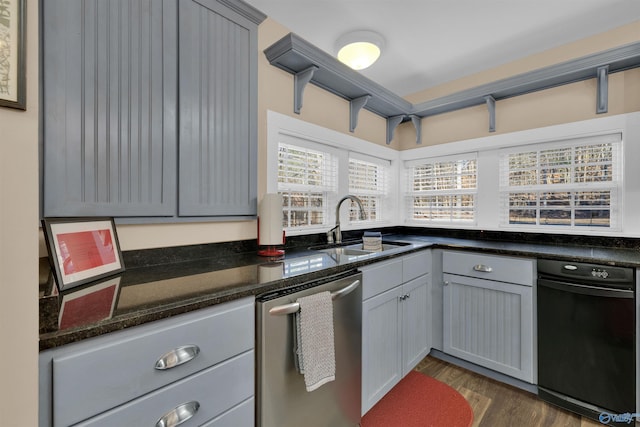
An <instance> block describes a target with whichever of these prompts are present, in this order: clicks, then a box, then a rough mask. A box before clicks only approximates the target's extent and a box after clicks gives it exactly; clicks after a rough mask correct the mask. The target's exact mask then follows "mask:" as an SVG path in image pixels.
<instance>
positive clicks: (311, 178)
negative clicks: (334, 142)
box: [278, 135, 392, 231]
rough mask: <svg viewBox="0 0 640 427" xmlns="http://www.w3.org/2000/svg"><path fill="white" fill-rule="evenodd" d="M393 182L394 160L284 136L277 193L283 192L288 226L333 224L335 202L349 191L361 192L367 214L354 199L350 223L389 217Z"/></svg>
mask: <svg viewBox="0 0 640 427" xmlns="http://www.w3.org/2000/svg"><path fill="white" fill-rule="evenodd" d="M390 183H391V161H390V160H387V159H381V158H377V157H374V156H370V155H367V154H363V153H359V152H354V151H348V150H344V149H341V148H337V147H335V146H330V145H325V144H322V143H318V142H315V141H309V140H306V139H304V138H298V137H296V136H293V135H280V142H279V143H278V192H279V193H280V194H282V196H283V215H282V217H283V226H284V227H285V228H286V229H287V230H288V231H292V230H304V229H308V230H311V229H326V228H329V227H331V226H333V224H334V223H335V220H336V219H335V218H334V215H335V207H336V203H337V202H338V200H339V198H340V197H342V196H344V195H346V194H353V195H355V196H357V197H359V198H360V200H361V201H362V204H363V206H364V208H365V213H366V219H364V220H361V219H360V211H359V210H358V206H357V205H356V204H355V203H353V202H350V203H349V204H348V206H349V210H348V217H347V218H348V223H349V224H352V225H354V226H358V225H365V224H366V225H371V224H380V223H382V222H384V221H387V222H388V221H389V213H388V211H389V210H390V205H391V204H392V203H391V202H390V201H389V194H390ZM346 212H347V210H346V209H345V215H346Z"/></svg>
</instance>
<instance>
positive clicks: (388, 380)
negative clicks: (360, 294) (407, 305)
mask: <svg viewBox="0 0 640 427" xmlns="http://www.w3.org/2000/svg"><path fill="white" fill-rule="evenodd" d="M365 286H366V284H365ZM402 295H403V293H402V286H397V287H395V288H393V289H391V290H389V291H387V292H384V293H382V294H380V295H377V296H375V297H373V298H369V299H368V300H366V301H364V302H363V303H362V355H363V361H362V414H363V415H364V414H365V413H366V412H367V411H368V410H369V409H371V407H372V406H373V405H375V403H376V402H377V401H378V400H380V399H381V398H382V397H383V396H384V395H385V394H386V393H387V392H388V391H389V390H391V389H392V388H393V386H394V385H396V384H397V383H398V381H400V379H401V378H402V372H401V370H402V361H401V359H400V355H401V349H402V318H401V315H402V313H401V311H400V297H401V296H402Z"/></svg>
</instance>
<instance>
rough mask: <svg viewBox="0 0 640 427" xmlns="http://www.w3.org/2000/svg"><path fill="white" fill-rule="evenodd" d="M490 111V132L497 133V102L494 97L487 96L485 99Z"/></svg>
mask: <svg viewBox="0 0 640 427" xmlns="http://www.w3.org/2000/svg"><path fill="white" fill-rule="evenodd" d="M484 100H485V102H486V103H487V108H488V109H489V132H495V131H496V100H495V99H494V97H493V96H491V95H487V96H485V97H484Z"/></svg>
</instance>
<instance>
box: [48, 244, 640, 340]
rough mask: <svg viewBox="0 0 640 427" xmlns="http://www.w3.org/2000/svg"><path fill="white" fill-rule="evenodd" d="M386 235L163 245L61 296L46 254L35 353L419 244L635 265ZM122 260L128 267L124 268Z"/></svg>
mask: <svg viewBox="0 0 640 427" xmlns="http://www.w3.org/2000/svg"><path fill="white" fill-rule="evenodd" d="M447 234H449V235H452V234H454V233H447ZM471 237H474V236H471ZM385 240H387V241H396V242H404V243H406V245H405V246H401V247H399V248H397V249H394V250H390V251H385V252H381V253H376V254H363V255H354V256H344V255H343V256H337V255H330V254H327V253H323V252H319V251H317V250H310V249H308V248H307V247H302V248H300V247H298V248H294V249H287V252H286V255H285V256H284V258H282V259H269V258H264V257H259V256H257V255H256V254H255V251H252V252H241V253H237V252H234V251H227V250H226V249H222V250H221V249H220V248H223V247H222V246H216V248H214V250H209V251H208V252H207V248H201V247H197V248H195V249H197V250H198V251H197V254H198V255H193V258H197V259H192V260H185V259H184V257H175V256H173V255H171V254H173V253H174V252H171V251H169V250H164V251H156V252H155V253H153V257H154V259H155V263H154V265H147V266H145V265H142V264H144V263H141V262H139V260H137V259H136V256H138V254H133V255H131V256H130V257H129V259H128V260H127V259H126V258H125V265H126V266H127V270H126V271H125V272H123V273H122V274H119V275H116V276H113V277H111V278H108V279H104V280H101V281H100V282H96V283H92V284H88V285H85V286H82V287H78V288H72V289H70V290H68V291H64V292H62V293H58V292H56V287H55V285H53V282H52V279H51V276H50V275H47V274H46V273H43V271H46V265H47V263H46V259H45V261H44V262H41V277H44V279H42V278H41V292H40V350H46V349H49V348H53V347H58V346H61V345H65V344H69V343H72V342H75V341H79V340H82V339H86V338H91V337H95V336H99V335H103V334H106V333H110V332H114V331H118V330H121V329H124V328H128V327H131V326H136V325H140V324H143V323H147V322H151V321H154V320H159V319H162V318H167V317H170V316H173V315H176V314H180V313H185V312H189V311H193V310H197V309H201V308H205V307H208V306H212V305H215V304H219V303H221V302H225V301H229V300H233V299H237V298H242V297H246V296H255V295H259V294H262V293H265V292H269V291H272V290H274V289H279V288H284V287H288V286H292V285H297V284H300V283H303V282H307V281H311V280H314V279H317V278H320V277H325V276H329V275H332V274H338V273H342V272H345V271H350V270H355V269H357V268H359V267H361V266H364V265H367V264H370V263H373V262H379V261H382V260H386V259H390V258H393V257H395V256H398V255H400V254H407V253H411V252H415V251H419V250H422V249H425V248H447V249H461V250H470V251H482V252H486V253H494V254H500V255H512V256H513V255H515V256H524V257H532V258H552V259H563V260H568V261H574V262H596V263H600V264H607V265H618V266H627V267H640V250H638V249H637V248H635V247H631V248H630V247H623V246H620V247H603V246H594V245H586V244H576V242H571V244H557V242H551V243H544V244H543V243H537V242H530V241H526V240H523V241H520V242H518V241H505V240H501V241H498V240H491V239H489V240H485V239H478V238H460V237H446V236H443V235H419V234H404V233H403V234H398V233H395V234H394V233H385ZM553 243H555V244H553ZM245 249H246V248H243V249H241V250H245ZM192 250H193V249H192ZM236 250H238V249H236ZM216 254H219V255H216ZM202 256H204V257H202ZM187 258H188V257H187ZM129 264H131V265H133V267H132V268H130V267H129ZM139 264H140V266H139ZM43 265H44V266H43ZM47 277H48V280H47Z"/></svg>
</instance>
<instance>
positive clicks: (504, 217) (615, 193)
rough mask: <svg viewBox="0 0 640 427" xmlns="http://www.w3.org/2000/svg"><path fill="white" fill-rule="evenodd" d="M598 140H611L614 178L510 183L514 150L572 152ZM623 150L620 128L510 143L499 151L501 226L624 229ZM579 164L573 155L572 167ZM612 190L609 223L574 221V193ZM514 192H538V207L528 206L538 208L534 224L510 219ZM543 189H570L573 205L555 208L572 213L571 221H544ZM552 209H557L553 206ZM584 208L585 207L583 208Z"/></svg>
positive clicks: (561, 190) (515, 227) (588, 230)
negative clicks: (551, 138) (557, 138)
mask: <svg viewBox="0 0 640 427" xmlns="http://www.w3.org/2000/svg"><path fill="white" fill-rule="evenodd" d="M599 144H612V161H611V162H612V167H613V175H612V180H611V181H606V182H574V181H573V179H574V178H573V176H571V177H570V180H571V182H568V183H559V184H531V185H522V186H511V185H509V183H508V180H509V172H510V170H509V169H508V157H509V156H510V155H512V154H517V153H523V154H524V153H527V152H534V153H536V156H537V157H539V156H540V153H541V152H544V151H551V150H563V149H567V148H571V149H572V150H571V151H572V153H573V152H574V149H575V148H576V147H584V146H592V145H599ZM623 150H624V142H623V138H622V133H621V132H613V133H610V134H604V135H598V136H588V137H584V138H571V139H564V140H560V141H546V142H541V143H536V144H528V145H521V146H519V147H509V148H505V149H502V150H499V151H498V162H499V175H500V185H499V193H500V219H499V226H500V227H501V228H503V229H517V230H535V231H538V232H544V231H545V230H551V229H554V230H561V231H569V230H579V231H581V232H590V231H594V230H608V231H611V232H619V231H621V230H622V229H621V222H622V218H621V213H622V210H621V209H619V206H620V205H621V204H623V201H624V199H623V195H624V194H623V191H622V186H623V184H624V180H623V178H622V177H623V174H624V165H623V154H622V153H623ZM537 166H538V165H537ZM575 166H576V163H575V161H574V159H572V162H571V164H570V165H569V168H570V169H571V170H573V168H574V167H575ZM536 171H537V174H539V173H540V168H539V167H536ZM602 191H609V192H610V204H609V208H608V211H609V221H610V222H609V226H588V225H579V224H577V223H575V222H574V218H575V213H576V211H580V210H581V209H579V208H577V207H576V205H575V204H574V201H575V199H574V197H575V194H576V193H583V192H602ZM515 193H537V194H538V196H537V199H536V200H537V203H536V206H535V207H532V208H530V209H529V210H535V211H536V223H535V224H514V223H510V222H509V221H510V219H509V218H510V206H509V201H508V199H509V196H510V195H511V194H515ZM543 193H569V194H570V195H571V196H570V205H569V206H568V207H567V208H565V209H555V210H559V211H565V212H569V213H570V218H571V224H569V225H558V224H543V223H542V218H541V217H540V216H539V215H540V211H542V210H543V208H542V207H541V205H540V201H541V195H542V194H543ZM551 210H554V209H553V208H551ZM582 210H585V209H582Z"/></svg>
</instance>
